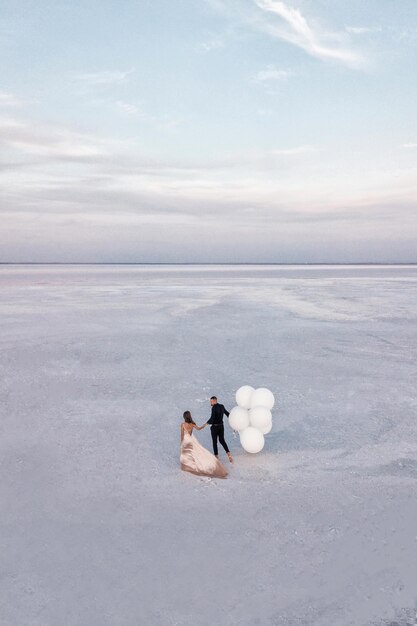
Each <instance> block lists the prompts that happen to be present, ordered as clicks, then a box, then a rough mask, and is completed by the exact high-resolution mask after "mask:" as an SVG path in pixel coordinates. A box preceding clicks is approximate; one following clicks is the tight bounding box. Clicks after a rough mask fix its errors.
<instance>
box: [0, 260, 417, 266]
mask: <svg viewBox="0 0 417 626" xmlns="http://www.w3.org/2000/svg"><path fill="white" fill-rule="evenodd" d="M0 265H279V266H290V265H338V266H340V265H344V266H346V265H348V266H358V265H375V266H380V265H399V266H403V265H417V261H351V262H341V261H317V262H309V261H293V262H286V261H284V262H274V261H254V262H245V261H235V262H232V261H227V262H212V261H208V262H200V261H192V262H187V261H172V262H170V261H0Z"/></svg>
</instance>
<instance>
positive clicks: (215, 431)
mask: <svg viewBox="0 0 417 626" xmlns="http://www.w3.org/2000/svg"><path fill="white" fill-rule="evenodd" d="M210 404H211V417H210V419H209V420H208V422H206V423H207V424H210V431H211V438H212V441H213V451H214V454H215V456H219V451H218V449H217V439H218V440H219V441H220V443H221V444H222V446H223V448H224V449H225V451H226V454H227V456H228V457H229V461H230V463H233V457H232V455H231V453H230V450H229V448H228V445H227V443H226V442H225V440H224V424H223V415H227V417H229V411H226V409H225V408H224V406H223V404H219V403H218V402H217V398H216V396H211V398H210Z"/></svg>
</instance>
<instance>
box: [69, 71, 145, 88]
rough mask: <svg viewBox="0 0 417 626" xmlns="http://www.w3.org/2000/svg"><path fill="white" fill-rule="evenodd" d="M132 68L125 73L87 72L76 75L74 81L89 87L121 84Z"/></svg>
mask: <svg viewBox="0 0 417 626" xmlns="http://www.w3.org/2000/svg"><path fill="white" fill-rule="evenodd" d="M134 71H135V70H134V68H132V69H130V70H126V71H119V70H102V71H100V72H87V73H83V74H76V75H75V76H74V80H77V81H82V82H84V83H88V84H90V85H113V84H118V83H123V82H125V81H126V79H127V77H128V76H129V75H130V74H132V73H133V72H134Z"/></svg>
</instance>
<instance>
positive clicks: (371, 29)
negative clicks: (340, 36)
mask: <svg viewBox="0 0 417 626" xmlns="http://www.w3.org/2000/svg"><path fill="white" fill-rule="evenodd" d="M381 31H382V28H381V27H380V26H346V32H347V33H352V34H353V35H366V34H368V33H380V32H381Z"/></svg>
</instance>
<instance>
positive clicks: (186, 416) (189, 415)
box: [182, 411, 195, 426]
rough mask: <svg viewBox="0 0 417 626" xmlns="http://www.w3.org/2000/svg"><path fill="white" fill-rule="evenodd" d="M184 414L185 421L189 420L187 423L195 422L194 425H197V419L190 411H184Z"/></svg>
mask: <svg viewBox="0 0 417 626" xmlns="http://www.w3.org/2000/svg"><path fill="white" fill-rule="evenodd" d="M182 416H183V418H184V422H187V424H194V426H195V421H194V420H193V418H192V417H191V413H190V411H184V413H183V415H182Z"/></svg>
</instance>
